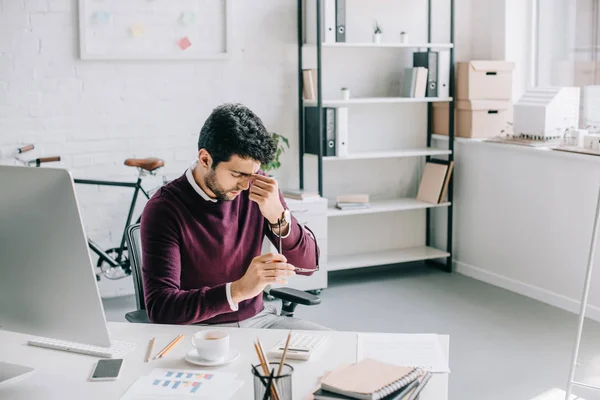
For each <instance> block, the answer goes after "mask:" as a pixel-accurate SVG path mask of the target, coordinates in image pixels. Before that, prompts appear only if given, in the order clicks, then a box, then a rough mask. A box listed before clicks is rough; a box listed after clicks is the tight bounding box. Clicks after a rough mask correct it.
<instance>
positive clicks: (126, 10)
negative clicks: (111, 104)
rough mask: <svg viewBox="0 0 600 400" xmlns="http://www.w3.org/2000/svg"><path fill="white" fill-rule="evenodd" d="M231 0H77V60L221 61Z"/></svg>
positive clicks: (227, 48) (227, 44)
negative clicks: (78, 55)
mask: <svg viewBox="0 0 600 400" xmlns="http://www.w3.org/2000/svg"><path fill="white" fill-rule="evenodd" d="M230 16H231V0H79V44H80V57H81V59H82V60H170V59H174V60H206V59H217V60H218V59H226V58H228V57H229V52H230V50H231V44H230V42H231V34H230V30H231V23H230Z"/></svg>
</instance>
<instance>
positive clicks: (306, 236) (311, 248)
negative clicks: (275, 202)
mask: <svg viewBox="0 0 600 400" xmlns="http://www.w3.org/2000/svg"><path fill="white" fill-rule="evenodd" d="M279 198H280V199H281V204H282V205H283V207H285V208H288V207H287V204H286V203H285V200H284V198H283V194H282V193H281V191H280V192H279ZM265 234H266V236H267V238H268V239H269V240H270V241H271V243H273V245H274V246H275V247H277V246H278V245H279V240H280V238H279V237H278V236H277V235H276V234H275V233H273V231H272V230H271V229H269V225H268V223H267V222H266V221H265ZM281 247H282V250H283V255H284V256H285V257H286V258H287V261H288V263H289V264H292V265H293V266H295V267H298V268H303V269H312V270H316V268H317V261H318V257H319V246H318V245H317V242H316V239H315V238H314V237H313V235H312V234H311V233H310V232H309V231H308V230H307V229H305V228H304V227H303V226H302V225H300V223H299V222H298V220H297V219H296V217H294V216H293V215H292V222H291V226H290V232H289V235H288V236H286V237H283V238H281ZM313 273H314V271H311V272H297V274H299V275H312V274H313Z"/></svg>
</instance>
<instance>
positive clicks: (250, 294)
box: [231, 253, 296, 304]
mask: <svg viewBox="0 0 600 400" xmlns="http://www.w3.org/2000/svg"><path fill="white" fill-rule="evenodd" d="M293 275H296V273H295V272H294V266H293V265H290V264H288V263H287V259H286V258H285V257H284V256H283V255H281V254H274V253H269V254H263V255H262V256H258V257H255V258H254V259H253V260H252V262H251V263H250V267H248V270H247V271H246V274H244V276H242V277H241V278H240V279H239V280H237V281H235V282H233V283H232V284H231V298H232V300H233V302H234V303H236V304H239V303H240V302H241V301H244V300H248V299H252V298H254V297H256V296H258V295H259V294H260V293H261V292H262V291H263V290H264V288H265V287H266V286H267V285H270V284H273V283H279V284H282V285H285V284H287V280H286V279H285V278H286V277H288V276H293Z"/></svg>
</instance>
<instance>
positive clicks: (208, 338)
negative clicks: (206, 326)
mask: <svg viewBox="0 0 600 400" xmlns="http://www.w3.org/2000/svg"><path fill="white" fill-rule="evenodd" d="M192 346H194V347H195V348H196V351H197V352H198V356H200V358H202V359H203V360H206V361H223V360H224V359H225V356H226V355H227V351H228V350H229V333H227V332H225V331H217V330H206V331H200V332H197V333H196V334H195V335H194V336H192Z"/></svg>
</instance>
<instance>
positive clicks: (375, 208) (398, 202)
mask: <svg viewBox="0 0 600 400" xmlns="http://www.w3.org/2000/svg"><path fill="white" fill-rule="evenodd" d="M449 205H450V203H448V202H446V203H440V204H432V203H427V202H425V201H421V200H417V199H415V198H411V197H405V198H400V199H392V200H377V201H371V207H369V208H365V209H361V210H339V209H337V208H335V207H334V206H330V207H329V208H328V209H327V216H328V217H344V216H349V215H362V214H377V213H383V212H393V211H411V210H424V209H426V208H435V207H448V206H449Z"/></svg>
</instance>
